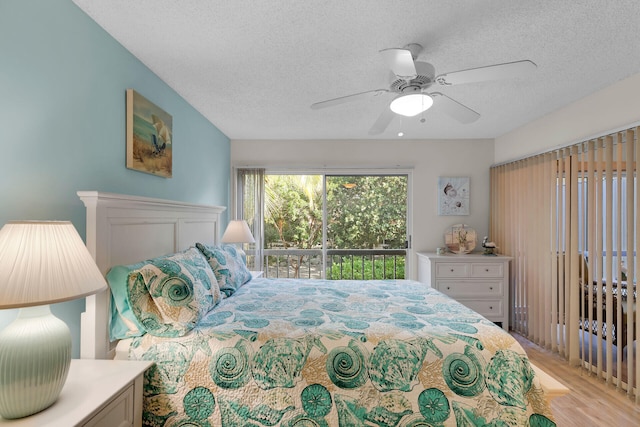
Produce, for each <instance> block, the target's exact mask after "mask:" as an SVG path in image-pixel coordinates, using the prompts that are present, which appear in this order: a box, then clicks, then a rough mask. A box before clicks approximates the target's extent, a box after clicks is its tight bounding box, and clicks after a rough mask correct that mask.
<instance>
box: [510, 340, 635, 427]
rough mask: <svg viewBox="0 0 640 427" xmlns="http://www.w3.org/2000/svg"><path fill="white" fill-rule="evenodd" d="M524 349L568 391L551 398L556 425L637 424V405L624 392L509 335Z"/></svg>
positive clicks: (631, 426) (632, 426) (608, 426)
mask: <svg viewBox="0 0 640 427" xmlns="http://www.w3.org/2000/svg"><path fill="white" fill-rule="evenodd" d="M512 335H513V336H514V337H515V338H516V339H517V340H518V342H520V344H521V345H522V347H523V348H524V350H525V351H526V352H527V355H528V356H529V359H531V361H532V362H533V363H535V364H536V365H537V366H538V367H540V368H542V370H544V371H546V372H547V373H548V374H550V375H551V376H553V377H554V378H556V379H557V380H558V381H560V382H561V383H562V384H564V385H565V386H566V387H568V388H569V390H570V392H569V393H568V394H567V395H565V396H562V397H557V398H555V399H553V400H552V401H551V409H552V411H553V415H554V417H555V420H556V424H557V425H558V427H565V426H567V427H570V426H580V427H591V426H606V427H627V426H629V427H637V426H640V405H636V404H635V400H634V399H631V398H629V397H627V394H626V393H625V392H624V391H618V390H616V388H615V386H613V385H609V384H606V382H605V381H603V380H599V379H598V378H597V377H595V376H594V375H589V374H588V373H587V372H585V371H584V370H582V369H580V368H579V367H572V366H569V364H568V363H567V362H566V361H565V360H564V359H563V358H562V357H560V356H559V355H557V354H554V353H552V352H550V351H548V350H546V349H544V348H542V347H540V346H538V345H536V344H534V343H532V342H531V341H529V340H527V339H526V338H524V337H522V336H520V335H518V334H515V333H514V334H512Z"/></svg>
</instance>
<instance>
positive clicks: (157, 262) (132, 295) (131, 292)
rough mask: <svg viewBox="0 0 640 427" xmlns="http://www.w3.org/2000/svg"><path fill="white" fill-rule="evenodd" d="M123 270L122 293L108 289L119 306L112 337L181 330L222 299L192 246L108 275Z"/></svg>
mask: <svg viewBox="0 0 640 427" xmlns="http://www.w3.org/2000/svg"><path fill="white" fill-rule="evenodd" d="M112 270H113V269H112ZM125 273H126V288H125V289H126V295H123V292H122V289H120V291H118V292H112V293H113V301H114V305H115V306H116V308H118V312H119V313H118V316H117V317H118V319H117V320H118V322H116V324H115V325H112V327H111V335H112V338H121V337H127V336H139V335H142V334H143V333H144V332H147V333H149V334H151V335H155V336H163V337H176V336H182V335H185V334H186V333H187V332H189V331H190V330H191V329H193V328H194V327H195V325H196V324H197V323H198V322H199V321H200V319H202V317H203V316H204V315H205V314H206V313H207V312H209V311H210V310H211V309H212V308H213V307H215V306H216V305H217V304H218V302H220V300H221V299H222V298H221V293H220V288H219V287H218V282H217V280H216V278H215V275H214V274H213V271H212V270H211V268H210V267H209V265H208V263H207V260H206V259H205V258H204V257H203V256H202V254H201V253H200V252H199V251H198V250H197V249H195V248H191V249H188V250H186V251H184V252H180V253H176V254H171V255H167V256H163V257H158V258H154V259H151V260H148V261H145V262H142V263H138V264H134V265H132V266H124V267H118V268H116V269H115V270H113V279H114V280H116V279H117V280H122V276H123V275H124V274H125ZM111 274H112V272H109V275H111ZM109 275H108V277H109ZM121 287H122V286H121V285H120V286H118V288H121ZM112 323H113V313H112ZM122 335H124V336H122Z"/></svg>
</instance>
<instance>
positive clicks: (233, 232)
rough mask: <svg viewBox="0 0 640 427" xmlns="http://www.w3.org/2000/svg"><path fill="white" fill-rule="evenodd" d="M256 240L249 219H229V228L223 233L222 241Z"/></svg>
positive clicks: (248, 241)
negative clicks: (250, 228) (248, 222)
mask: <svg viewBox="0 0 640 427" xmlns="http://www.w3.org/2000/svg"><path fill="white" fill-rule="evenodd" d="M255 242H256V240H255V239H254V238H253V235H252V234H251V230H249V225H248V224H247V221H245V220H243V219H234V220H231V221H229V224H228V225H227V229H226V230H225V231H224V234H223V235H222V243H255Z"/></svg>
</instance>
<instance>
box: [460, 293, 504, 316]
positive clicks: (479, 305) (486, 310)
mask: <svg viewBox="0 0 640 427" xmlns="http://www.w3.org/2000/svg"><path fill="white" fill-rule="evenodd" d="M458 302H460V303H461V304H463V305H465V306H467V307H469V308H470V309H471V310H473V311H475V312H477V313H480V314H482V315H483V316H484V317H486V318H487V319H489V320H492V321H496V320H498V319H497V318H501V317H503V316H504V307H503V305H502V300H499V299H496V300H466V299H462V298H460V299H458ZM498 321H499V320H498Z"/></svg>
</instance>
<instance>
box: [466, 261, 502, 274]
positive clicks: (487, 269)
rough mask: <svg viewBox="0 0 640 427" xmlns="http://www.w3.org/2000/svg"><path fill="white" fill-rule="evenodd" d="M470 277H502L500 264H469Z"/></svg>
mask: <svg viewBox="0 0 640 427" xmlns="http://www.w3.org/2000/svg"><path fill="white" fill-rule="evenodd" d="M471 275H472V276H473V277H504V268H502V264H496V263H493V264H489V263H486V264H480V263H474V264H471Z"/></svg>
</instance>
